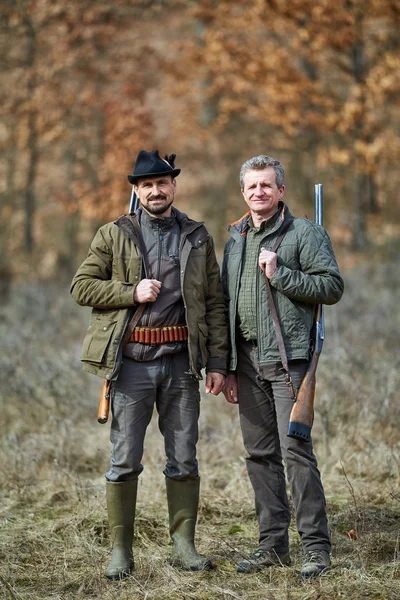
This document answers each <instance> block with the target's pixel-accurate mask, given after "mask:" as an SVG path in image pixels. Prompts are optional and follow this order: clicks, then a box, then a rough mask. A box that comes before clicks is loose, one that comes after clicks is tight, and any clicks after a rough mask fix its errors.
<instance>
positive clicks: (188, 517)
mask: <svg viewBox="0 0 400 600" xmlns="http://www.w3.org/2000/svg"><path fill="white" fill-rule="evenodd" d="M165 481H166V485H167V498H168V512H169V532H170V535H171V539H172V542H173V549H172V553H171V563H172V565H173V566H178V567H181V568H182V569H185V570H186V571H202V570H203V569H206V570H209V569H212V566H213V565H212V563H211V561H210V559H209V558H206V557H204V556H200V555H199V554H197V552H196V548H195V547H194V533H195V528H196V521H197V510H198V506H199V491H200V477H197V479H188V480H186V481H179V480H177V479H169V478H168V477H167V478H166V479H165Z"/></svg>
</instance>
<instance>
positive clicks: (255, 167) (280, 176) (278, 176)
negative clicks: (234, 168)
mask: <svg viewBox="0 0 400 600" xmlns="http://www.w3.org/2000/svg"><path fill="white" fill-rule="evenodd" d="M267 167H273V169H274V171H275V180H276V185H277V186H278V189H279V188H280V187H282V186H283V182H284V177H285V172H284V170H283V166H282V165H281V163H280V162H279V160H276V158H272V156H267V155H266V154H260V156H255V157H254V158H250V159H249V160H246V162H245V163H244V164H243V165H242V168H241V169H240V189H241V190H244V176H245V175H246V173H247V171H262V170H263V169H266V168H267Z"/></svg>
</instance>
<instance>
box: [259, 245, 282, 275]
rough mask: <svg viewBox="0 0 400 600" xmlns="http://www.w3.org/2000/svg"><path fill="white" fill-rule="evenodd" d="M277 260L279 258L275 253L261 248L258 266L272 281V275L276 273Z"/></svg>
mask: <svg viewBox="0 0 400 600" xmlns="http://www.w3.org/2000/svg"><path fill="white" fill-rule="evenodd" d="M277 258H278V256H277V254H275V252H270V250H266V249H265V248H261V251H260V256H259V257H258V264H259V266H260V269H262V271H264V273H265V275H266V276H267V277H268V279H271V277H272V275H273V274H274V273H275V271H276V263H277Z"/></svg>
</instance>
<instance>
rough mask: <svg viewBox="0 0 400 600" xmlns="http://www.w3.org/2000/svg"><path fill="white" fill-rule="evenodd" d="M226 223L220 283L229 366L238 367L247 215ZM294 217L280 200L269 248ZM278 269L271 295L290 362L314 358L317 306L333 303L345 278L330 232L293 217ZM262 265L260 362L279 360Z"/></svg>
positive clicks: (264, 242) (268, 233) (265, 243)
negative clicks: (312, 346)
mask: <svg viewBox="0 0 400 600" xmlns="http://www.w3.org/2000/svg"><path fill="white" fill-rule="evenodd" d="M249 215H250V213H246V215H244V216H243V217H242V218H241V219H239V220H238V221H236V222H235V223H232V224H231V225H230V226H229V227H228V231H229V233H230V236H231V237H230V239H229V240H228V242H227V243H226V246H225V251H224V261H223V266H222V282H223V286H224V292H225V296H226V301H227V304H228V315H229V318H228V320H229V330H230V333H229V338H230V359H229V370H230V371H235V370H236V366H237V352H236V343H237V331H236V322H237V321H236V319H237V303H238V294H239V285H240V274H241V269H242V259H243V253H244V250H245V245H246V232H247V229H248V218H249ZM288 219H293V217H292V215H291V214H290V211H289V209H288V207H287V206H286V205H285V204H283V202H281V203H280V210H279V211H278V212H277V213H276V214H275V215H274V216H272V217H271V218H270V220H269V223H267V226H266V229H265V232H264V235H262V236H260V238H261V239H260V249H261V247H264V248H266V249H267V250H271V248H272V247H273V245H274V242H275V241H276V239H277V238H278V237H279V235H280V233H281V229H282V226H283V223H284V222H285V221H287V220H288ZM277 255H278V262H277V269H276V271H275V273H274V275H273V276H272V278H271V279H270V284H271V290H272V295H273V298H274V302H275V305H276V310H277V313H278V317H279V322H280V325H281V328H282V334H283V339H284V343H285V348H286V353H287V358H288V360H295V359H307V360H308V359H309V358H310V334H311V329H312V326H313V322H314V312H315V305H316V304H335V303H336V302H338V301H339V300H340V298H341V296H342V294H343V279H342V277H341V275H340V272H339V268H338V265H337V262H336V259H335V255H334V252H333V248H332V244H331V241H330V239H329V236H328V233H327V232H326V231H325V229H324V228H323V227H322V226H321V225H317V224H316V223H313V222H312V221H309V220H308V219H301V218H300V219H294V220H293V222H292V224H291V225H290V227H289V229H288V231H287V233H286V235H285V237H284V238H283V241H282V242H281V244H280V246H279V248H278V250H277ZM257 269H258V274H257V277H256V289H255V290H254V293H255V294H256V307H257V310H256V321H257V342H258V343H257V351H258V361H259V364H260V365H263V364H268V363H276V362H280V354H279V348H278V343H277V339H276V333H275V329H274V324H273V321H272V317H271V312H270V309H269V303H268V296H267V289H266V282H265V276H264V274H263V273H262V271H261V269H259V268H258V267H257Z"/></svg>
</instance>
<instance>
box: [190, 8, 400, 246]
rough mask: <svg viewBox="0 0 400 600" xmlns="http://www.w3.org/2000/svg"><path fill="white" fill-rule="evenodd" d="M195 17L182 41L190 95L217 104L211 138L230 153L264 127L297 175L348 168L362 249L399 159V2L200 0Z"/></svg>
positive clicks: (349, 198)
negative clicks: (192, 34) (191, 34)
mask: <svg viewBox="0 0 400 600" xmlns="http://www.w3.org/2000/svg"><path fill="white" fill-rule="evenodd" d="M192 15H193V17H194V18H195V19H196V20H197V22H198V23H199V24H200V27H201V30H200V32H199V34H198V35H197V38H194V39H192V40H189V41H188V42H186V43H185V44H184V48H185V51H186V54H187V61H186V62H185V68H186V70H187V72H189V74H193V75H192V77H191V76H190V75H189V77H188V79H187V84H188V85H187V87H186V89H185V92H184V93H185V94H190V90H191V89H193V88H195V89H196V93H197V96H198V97H201V99H202V100H201V103H202V105H203V106H204V104H206V105H208V106H211V107H212V111H211V113H212V115H213V117H212V119H210V121H209V123H208V124H207V129H208V133H209V136H211V137H212V136H219V138H220V139H224V148H226V147H228V148H232V146H233V139H234V137H236V147H237V146H238V145H240V144H241V142H242V140H243V139H245V138H246V133H247V135H248V134H249V133H250V132H251V131H254V129H255V127H258V129H259V131H260V130H262V131H263V134H264V136H265V140H266V144H265V146H266V148H268V147H275V148H278V149H279V148H281V149H282V151H287V152H290V153H291V154H292V155H293V156H294V159H295V160H294V161H293V162H292V164H294V165H295V166H296V165H297V168H298V170H299V172H300V171H306V166H305V163H306V162H307V163H310V162H311V163H312V164H316V165H318V168H319V169H332V168H333V167H334V168H335V170H336V172H337V173H340V172H341V173H343V171H346V172H347V173H348V174H347V176H346V177H345V178H344V177H343V176H342V177H341V181H342V184H341V189H340V195H341V197H343V198H344V202H343V203H342V206H343V207H348V206H349V203H350V205H351V207H352V209H351V211H350V212H351V214H350V215H349V214H347V215H346V216H343V221H345V220H346V221H347V222H346V223H345V222H343V225H347V227H348V229H349V230H350V231H351V235H352V243H353V246H354V247H355V248H358V247H361V246H363V244H364V243H365V234H366V224H365V217H366V214H367V213H368V211H370V210H371V209H375V210H376V207H377V200H376V197H374V193H375V191H376V187H377V185H379V186H383V187H385V183H386V182H385V177H384V176H383V174H384V173H385V172H386V171H387V170H388V169H389V170H390V169H391V168H393V167H394V165H395V164H396V162H397V160H398V157H399V144H398V138H397V135H396V130H398V125H399V122H398V114H397V112H396V109H397V104H396V100H395V99H396V96H397V95H398V92H399V83H400V82H399V78H398V69H399V64H400V59H399V52H398V50H399V45H398V44H399V43H398V25H399V11H398V7H397V5H396V3H394V2H393V1H392V0H367V1H365V0H340V1H338V2H334V3H332V2H329V1H328V0H323V1H321V2H318V3H316V2H313V1H312V0H251V1H250V2H246V3H242V2H238V1H235V0H233V1H232V0H229V1H227V0H221V1H219V2H214V1H213V0H198V1H197V2H195V3H194V5H193V8H192ZM188 63H189V64H191V66H188ZM180 75H181V76H182V74H180ZM200 81H202V85H201V84H200V85H199V82H200ZM200 121H201V119H199V122H200ZM241 133H242V136H240V134H241ZM229 139H230V140H231V141H230V142H229ZM253 139H254V138H253ZM337 180H338V181H340V179H339V178H337ZM352 181H353V184H351V182H352ZM350 185H352V189H351V191H350V190H349V186H350ZM386 189H387V188H386ZM382 202H383V200H382V198H381V203H382ZM347 213H348V211H347Z"/></svg>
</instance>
